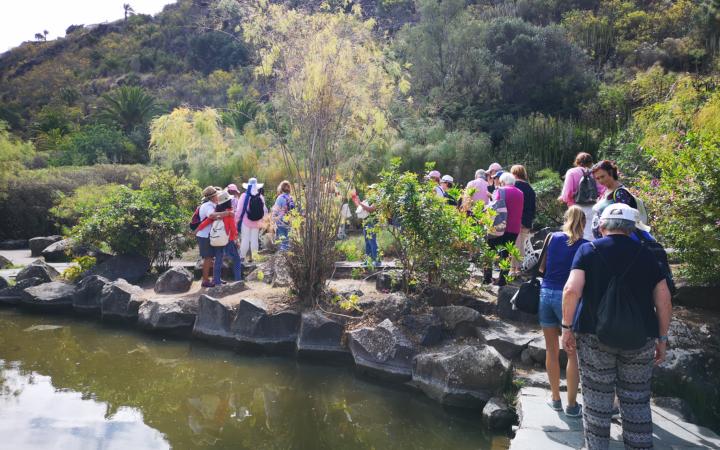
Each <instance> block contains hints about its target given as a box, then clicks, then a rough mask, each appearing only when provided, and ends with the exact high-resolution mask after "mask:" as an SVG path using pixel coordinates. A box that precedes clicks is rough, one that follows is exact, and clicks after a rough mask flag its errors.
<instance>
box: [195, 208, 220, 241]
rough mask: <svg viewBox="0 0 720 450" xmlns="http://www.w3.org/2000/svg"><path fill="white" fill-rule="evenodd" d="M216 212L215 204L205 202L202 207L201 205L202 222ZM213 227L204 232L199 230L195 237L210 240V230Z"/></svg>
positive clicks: (207, 227)
mask: <svg viewBox="0 0 720 450" xmlns="http://www.w3.org/2000/svg"><path fill="white" fill-rule="evenodd" d="M214 212H215V203H213V202H205V203H203V204H202V205H200V222H202V221H203V220H205V219H207V217H208V216H209V215H210V214H212V213H214ZM211 228H212V227H211V226H209V225H208V226H206V227H205V228H203V229H202V230H199V231H198V232H197V233H195V236H197V237H201V238H209V237H210V229H211Z"/></svg>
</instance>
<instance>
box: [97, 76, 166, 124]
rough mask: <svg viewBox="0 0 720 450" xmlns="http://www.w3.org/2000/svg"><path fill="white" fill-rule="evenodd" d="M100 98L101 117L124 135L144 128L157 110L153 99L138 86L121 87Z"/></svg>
mask: <svg viewBox="0 0 720 450" xmlns="http://www.w3.org/2000/svg"><path fill="white" fill-rule="evenodd" d="M102 98H103V100H104V103H103V104H102V106H101V110H100V115H101V117H102V118H104V119H105V120H108V121H109V122H110V123H113V124H116V125H117V126H118V127H120V128H121V129H122V130H123V131H124V132H125V133H130V132H132V131H133V130H135V129H143V128H146V127H147V125H148V123H149V122H150V119H152V117H153V116H154V115H155V113H156V112H157V108H158V107H157V104H156V103H155V98H154V97H153V96H152V95H150V94H148V93H147V92H145V90H144V89H142V88H141V87H138V86H121V87H120V88H118V89H117V90H115V91H113V92H111V93H109V94H105V95H103V97H102Z"/></svg>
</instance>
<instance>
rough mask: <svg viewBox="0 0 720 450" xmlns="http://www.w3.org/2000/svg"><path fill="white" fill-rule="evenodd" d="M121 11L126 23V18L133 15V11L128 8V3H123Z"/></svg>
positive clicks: (131, 8)
mask: <svg viewBox="0 0 720 450" xmlns="http://www.w3.org/2000/svg"><path fill="white" fill-rule="evenodd" d="M123 10H124V11H125V21H127V19H128V16H132V15H133V14H135V10H134V9H133V7H132V6H130V3H123Z"/></svg>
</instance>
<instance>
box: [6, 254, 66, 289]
mask: <svg viewBox="0 0 720 450" xmlns="http://www.w3.org/2000/svg"><path fill="white" fill-rule="evenodd" d="M59 276H60V273H58V271H57V270H55V269H53V268H52V267H51V266H50V265H48V264H46V263H45V262H44V261H43V260H40V259H38V260H35V261H34V262H33V263H32V264H30V265H29V266H27V267H25V268H24V269H22V270H21V271H20V272H18V274H17V275H16V276H15V281H22V280H25V279H27V278H40V279H41V280H43V282H45V283H49V282H51V281H53V280H55V279H56V278H57V277H59Z"/></svg>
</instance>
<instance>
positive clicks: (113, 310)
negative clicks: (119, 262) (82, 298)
mask: <svg viewBox="0 0 720 450" xmlns="http://www.w3.org/2000/svg"><path fill="white" fill-rule="evenodd" d="M142 293H143V290H142V289H140V288H139V287H138V286H134V285H132V284H130V283H128V282H127V281H125V280H123V279H119V280H116V281H113V282H111V283H109V284H107V285H105V287H103V289H102V294H101V296H100V313H101V315H102V318H103V320H122V321H134V320H136V319H137V316H138V309H139V308H140V305H141V304H142V302H143V300H142V298H141V295H142Z"/></svg>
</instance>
